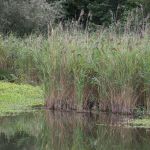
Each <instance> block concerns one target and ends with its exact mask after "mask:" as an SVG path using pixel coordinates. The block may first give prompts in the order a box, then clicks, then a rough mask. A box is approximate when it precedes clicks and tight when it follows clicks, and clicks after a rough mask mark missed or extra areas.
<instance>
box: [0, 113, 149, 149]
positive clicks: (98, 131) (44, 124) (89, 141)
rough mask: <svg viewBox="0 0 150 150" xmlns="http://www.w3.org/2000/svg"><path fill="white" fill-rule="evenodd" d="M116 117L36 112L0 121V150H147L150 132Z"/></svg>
mask: <svg viewBox="0 0 150 150" xmlns="http://www.w3.org/2000/svg"><path fill="white" fill-rule="evenodd" d="M126 119H128V118H125V117H123V116H116V115H107V114H100V115H90V114H76V113H61V112H50V111H37V112H34V113H25V114H22V115H17V116H11V117H1V118H0V150H150V130H149V129H142V128H141V129H140V128H129V127H127V126H124V125H120V124H121V123H122V121H124V120H126Z"/></svg>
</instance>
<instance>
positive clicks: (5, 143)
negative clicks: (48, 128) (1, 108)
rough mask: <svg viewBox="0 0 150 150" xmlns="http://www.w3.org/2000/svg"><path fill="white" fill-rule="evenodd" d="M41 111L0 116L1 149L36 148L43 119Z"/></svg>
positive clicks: (32, 149)
mask: <svg viewBox="0 0 150 150" xmlns="http://www.w3.org/2000/svg"><path fill="white" fill-rule="evenodd" d="M42 116H43V115H42V113H40V112H39V113H36V112H34V114H33V113H29V114H22V115H19V116H16V117H10V116H9V117H2V118H0V122H1V124H0V149H1V150H6V149H7V150H37V147H36V138H37V137H38V135H39V133H40V130H41V126H42V123H43V121H42V120H41V118H42Z"/></svg>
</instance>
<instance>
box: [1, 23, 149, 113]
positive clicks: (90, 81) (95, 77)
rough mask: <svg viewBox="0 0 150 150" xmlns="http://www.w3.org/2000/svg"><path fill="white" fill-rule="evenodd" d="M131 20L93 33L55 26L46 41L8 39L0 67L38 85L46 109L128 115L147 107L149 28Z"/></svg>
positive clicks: (3, 46) (5, 39) (147, 24)
mask: <svg viewBox="0 0 150 150" xmlns="http://www.w3.org/2000/svg"><path fill="white" fill-rule="evenodd" d="M131 22H132V20H131V21H130V22H127V25H126V26H125V27H124V28H122V26H121V25H119V23H118V24H116V25H114V26H112V27H110V28H107V29H102V28H100V29H99V30H97V31H95V32H88V31H87V30H86V31H82V30H80V29H79V28H78V27H77V28H76V27H75V26H74V25H70V28H68V29H65V30H63V28H62V27H60V26H58V27H56V28H55V29H53V30H52V31H51V35H49V37H48V38H45V37H43V36H36V35H31V36H29V37H26V38H24V39H18V38H16V37H14V36H12V35H11V36H8V37H6V38H4V39H1V44H0V45H2V48H1V49H4V52H6V53H5V55H6V56H7V57H6V58H7V59H6V61H5V63H6V64H7V65H3V66H5V67H4V68H8V69H9V70H11V71H12V72H14V73H15V75H16V76H17V77H18V81H23V82H29V83H32V82H33V81H38V83H41V84H42V85H44V91H45V99H46V105H47V107H48V108H50V109H61V110H77V111H91V110H101V111H111V112H113V113H128V114H131V113H133V111H134V109H135V108H137V107H140V108H141V107H142V108H143V107H144V108H147V109H149V106H150V103H149V102H150V99H149V98H150V95H149V93H150V37H149V31H150V30H149V29H150V27H149V23H147V22H144V21H143V22H140V23H141V24H140V25H139V26H138V25H136V26H134V27H133V26H132V23H131ZM10 54H11V55H10ZM5 55H4V56H5ZM8 56H9V57H8ZM4 58H5V57H4ZM5 63H3V64H5ZM1 64H2V63H1ZM1 66H2V65H1Z"/></svg>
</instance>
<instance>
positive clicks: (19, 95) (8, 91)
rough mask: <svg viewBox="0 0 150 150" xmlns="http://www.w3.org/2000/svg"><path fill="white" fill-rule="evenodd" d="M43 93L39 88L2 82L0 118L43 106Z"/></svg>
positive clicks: (0, 84)
mask: <svg viewBox="0 0 150 150" xmlns="http://www.w3.org/2000/svg"><path fill="white" fill-rule="evenodd" d="M43 95H44V94H43V91H42V89H41V88H40V87H39V86H36V87H34V86H31V85H24V84H14V83H8V82H0V116H2V115H9V114H12V113H20V112H26V111H32V110H33V109H32V108H33V107H36V106H43V105H44V98H43Z"/></svg>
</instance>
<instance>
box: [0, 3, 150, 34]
mask: <svg viewBox="0 0 150 150" xmlns="http://www.w3.org/2000/svg"><path fill="white" fill-rule="evenodd" d="M135 7H142V8H143V11H144V14H145V16H146V15H147V14H148V13H150V1H149V0H0V32H3V33H4V34H7V33H10V32H13V33H17V34H18V35H24V34H30V33H32V32H42V33H45V31H46V30H47V24H48V23H49V22H51V23H53V22H59V21H60V20H61V21H62V20H75V21H79V22H80V23H81V24H83V25H86V23H87V21H89V20H90V21H91V22H92V23H94V24H98V25H102V24H104V25H109V24H110V23H112V21H117V20H120V19H122V18H123V19H124V18H125V16H126V15H124V14H125V13H127V12H128V11H130V10H132V9H133V8H135Z"/></svg>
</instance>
